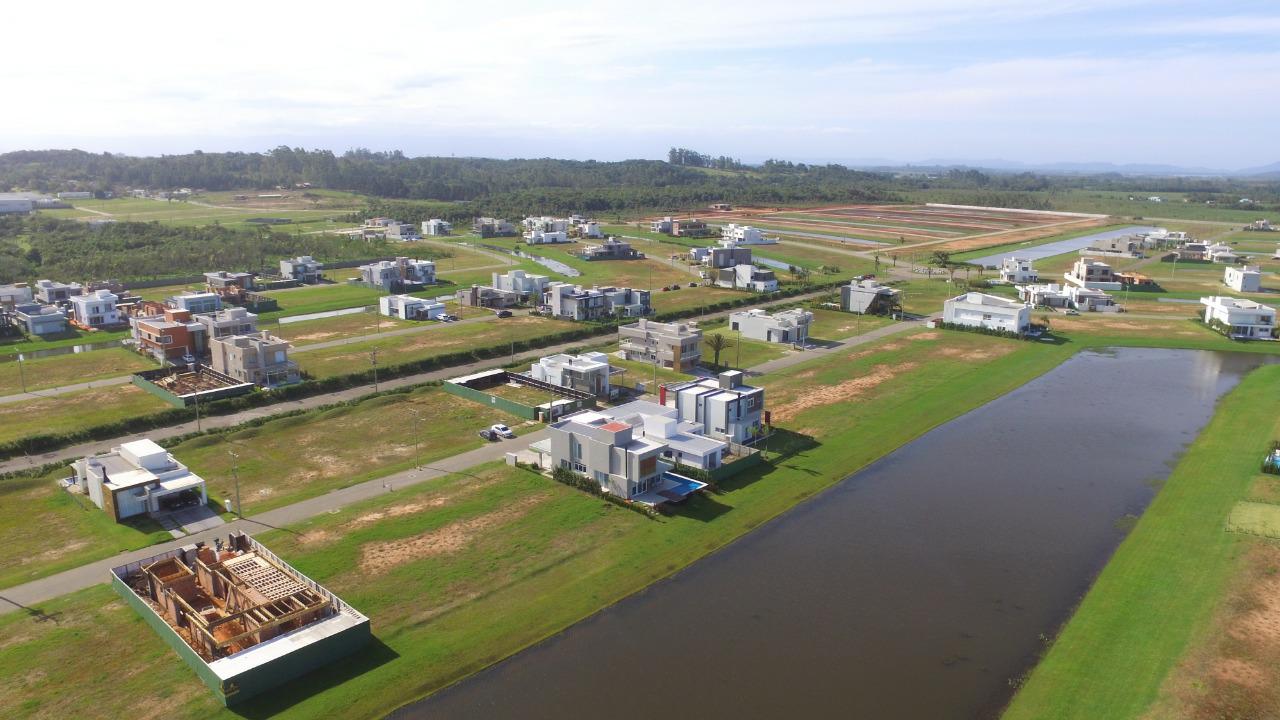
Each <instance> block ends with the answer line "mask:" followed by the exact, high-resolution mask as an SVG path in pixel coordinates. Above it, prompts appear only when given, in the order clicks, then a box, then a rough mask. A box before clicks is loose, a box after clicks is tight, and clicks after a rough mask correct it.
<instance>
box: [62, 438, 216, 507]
mask: <svg viewBox="0 0 1280 720" xmlns="http://www.w3.org/2000/svg"><path fill="white" fill-rule="evenodd" d="M71 470H72V472H73V473H74V474H75V484H76V485H77V486H79V489H80V491H81V492H83V493H84V494H85V495H86V496H88V498H89V499H90V500H91V501H93V504H94V505H97V506H98V507H100V508H102V509H103V510H105V511H107V512H108V513H110V514H111V515H112V517H114V518H115V520H116V522H119V521H121V520H124V519H125V518H130V517H134V516H136V515H146V514H150V513H159V512H164V511H167V510H174V509H178V508H181V507H186V506H192V505H195V506H199V505H204V504H205V503H206V502H207V501H208V495H207V494H206V492H205V483H204V479H203V478H201V477H200V476H199V475H196V474H195V473H193V472H191V470H189V469H188V468H187V466H186V465H183V464H182V463H180V462H178V461H177V459H175V458H174V457H173V455H171V454H169V451H167V450H165V449H164V448H162V447H160V446H159V445H157V444H155V443H154V442H152V441H151V440H135V441H133V442H127V443H123V444H121V445H118V446H116V447H114V448H112V449H111V452H108V453H103V454H101V455H93V456H90V457H87V458H84V459H81V460H77V461H76V462H74V463H72V465H71Z"/></svg>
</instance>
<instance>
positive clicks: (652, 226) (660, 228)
mask: <svg viewBox="0 0 1280 720" xmlns="http://www.w3.org/2000/svg"><path fill="white" fill-rule="evenodd" d="M673 223H674V221H673V220H672V219H671V216H670V215H668V216H666V217H664V218H662V219H661V220H650V221H649V232H654V233H662V234H663V235H670V234H671V226H672V225H673Z"/></svg>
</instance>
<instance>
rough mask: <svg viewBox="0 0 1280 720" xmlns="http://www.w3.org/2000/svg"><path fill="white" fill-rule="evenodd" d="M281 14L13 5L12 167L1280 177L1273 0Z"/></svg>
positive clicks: (397, 8)
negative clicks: (75, 156)
mask: <svg viewBox="0 0 1280 720" xmlns="http://www.w3.org/2000/svg"><path fill="white" fill-rule="evenodd" d="M286 5H287V4H285V3H262V2H255V3H244V2H234V1H233V2H221V3H213V4H208V3H206V4H199V5H192V4H173V3H164V4H162V3H150V2H138V3H122V4H105V3H101V2H97V3H80V2H77V1H72V2H69V3H61V4H59V12H58V18H57V22H56V24H53V25H51V24H50V22H49V21H50V17H49V12H50V11H49V10H48V9H47V8H42V7H41V6H39V5H37V4H32V3H26V4H22V5H19V6H15V7H12V8H7V9H6V19H7V24H10V26H11V27H15V28H16V27H23V26H27V27H30V28H32V29H33V31H32V32H24V33H8V34H6V42H5V43H4V44H3V45H0V78H2V79H3V80H5V86H6V87H8V88H10V92H9V97H10V98H11V100H17V99H19V98H20V100H21V102H20V104H19V103H18V102H15V103H14V104H13V105H10V108H9V112H6V113H2V114H0V150H13V149H21V148H43V147H80V148H84V149H87V150H94V151H116V152H127V153H135V154H158V153H172V152H187V151H190V150H193V149H196V148H199V149H203V150H210V151H212V150H255V149H265V148H269V147H272V146H275V145H279V144H288V145H292V146H303V147H326V148H331V149H334V150H336V151H342V150H345V149H347V148H351V147H369V148H373V149H396V148H398V149H403V150H404V151H405V152H407V153H409V154H415V155H418V154H432V155H450V154H455V155H484V156H494V157H516V156H520V157H535V156H538V157H540V156H555V157H575V158H597V159H602V160H614V159H621V158H629V157H649V158H656V157H663V156H665V152H666V149H667V148H668V147H670V146H672V145H680V146H685V147H692V148H695V149H698V150H701V151H703V152H709V153H713V154H728V155H733V156H736V157H741V158H743V159H746V160H749V161H758V160H762V159H764V158H767V157H784V158H790V159H797V160H810V161H823V160H835V161H855V160H865V159H885V160H889V161H894V162H920V161H927V160H933V159H949V160H966V159H967V160H982V159H996V158H999V159H1006V160H1012V161H1021V162H1029V163H1043V162H1055V161H1110V162H1116V163H1170V164H1178V165H1201V166H1208V167H1213V168H1227V169H1231V168H1239V167H1246V166H1253V165H1263V164H1267V163H1271V162H1275V161H1277V160H1280V140H1278V139H1277V136H1278V135H1280V134H1278V133H1277V131H1276V128H1277V127H1280V82H1278V81H1277V78H1280V4H1277V3H1275V2H1270V3H1267V2H1212V3H1211V2H1182V3H1179V2H1158V3H1157V2H1145V1H1128V2H1126V1H1125V0H1112V1H1108V2H1102V1H1100V0H1076V1H1073V2H1048V3H1045V2H1041V3H1029V2H1025V0H967V1H965V2H953V1H952V0H895V2H892V3H888V2H875V3H870V2H821V1H817V0H790V1H789V2H785V3H768V4H765V3H750V2H742V1H741V0H738V1H735V2H728V1H726V0H707V1H705V2H687V1H685V2H671V1H669V0H650V1H648V2H633V3H632V2H613V1H611V0H599V1H596V2H585V3H551V2H529V1H526V2H517V1H511V2H506V1H494V0H471V1H469V2H466V3H455V2H447V3H446V2H431V3H421V2H418V3H407V2H382V1H380V0H370V1H367V2H363V3H359V4H348V5H345V6H343V7H335V8H329V7H327V6H325V7H321V6H320V5H319V4H317V3H309V4H307V5H304V6H301V7H292V6H286ZM15 88H20V90H18V91H16V92H15Z"/></svg>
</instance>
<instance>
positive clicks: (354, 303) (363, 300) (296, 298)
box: [260, 284, 386, 320]
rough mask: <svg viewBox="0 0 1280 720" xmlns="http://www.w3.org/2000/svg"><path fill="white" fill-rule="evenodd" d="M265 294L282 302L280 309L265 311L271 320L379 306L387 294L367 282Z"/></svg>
mask: <svg viewBox="0 0 1280 720" xmlns="http://www.w3.org/2000/svg"><path fill="white" fill-rule="evenodd" d="M263 294H264V295H268V296H270V297H273V298H275V300H276V302H277V303H279V304H280V308H279V309H278V310H272V311H271V312H266V313H261V315H260V317H261V318H262V319H264V320H269V319H273V318H279V317H288V316H292V315H307V314H309V313H317V312H329V311H331V310H344V309H346V308H353V307H363V306H366V305H377V304H378V298H380V297H382V296H383V295H385V294H386V293H384V292H382V291H381V290H375V289H373V288H369V287H365V286H363V285H347V284H340V285H309V286H306V287H298V288H290V289H288V290H273V291H271V292H268V293H263Z"/></svg>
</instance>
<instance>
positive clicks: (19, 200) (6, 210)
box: [0, 193, 35, 215]
mask: <svg viewBox="0 0 1280 720" xmlns="http://www.w3.org/2000/svg"><path fill="white" fill-rule="evenodd" d="M34 209H35V200H33V199H32V198H30V197H27V196H26V195H19V194H17V193H0V215H7V214H10V213H29V212H31V211H32V210H34Z"/></svg>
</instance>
